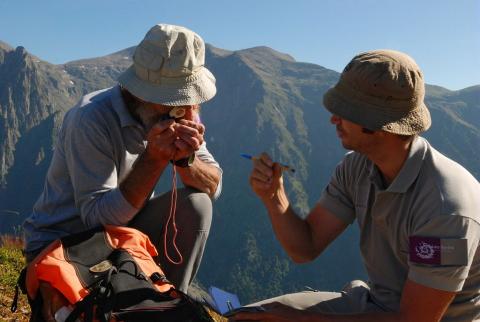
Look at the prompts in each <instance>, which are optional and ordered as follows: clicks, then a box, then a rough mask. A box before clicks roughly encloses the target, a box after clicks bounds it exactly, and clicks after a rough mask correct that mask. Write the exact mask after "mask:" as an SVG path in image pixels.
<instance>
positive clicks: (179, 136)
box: [174, 119, 205, 160]
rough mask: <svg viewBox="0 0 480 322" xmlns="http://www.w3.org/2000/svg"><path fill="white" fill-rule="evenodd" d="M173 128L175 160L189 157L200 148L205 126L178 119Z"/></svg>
mask: <svg viewBox="0 0 480 322" xmlns="http://www.w3.org/2000/svg"><path fill="white" fill-rule="evenodd" d="M174 129H175V134H176V138H175V143H174V144H175V147H176V148H177V150H176V153H175V160H178V159H183V158H186V157H189V156H190V155H192V154H193V153H195V151H197V150H198V149H199V148H200V145H202V143H203V141H204V139H203V135H204V134H205V126H204V125H203V124H201V123H197V122H195V121H190V120H187V119H182V120H179V121H178V122H177V123H175V124H174Z"/></svg>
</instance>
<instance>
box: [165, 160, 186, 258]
mask: <svg viewBox="0 0 480 322" xmlns="http://www.w3.org/2000/svg"><path fill="white" fill-rule="evenodd" d="M172 168H173V169H172V173H173V174H172V195H171V198H170V213H169V215H168V220H167V223H166V225H165V229H164V233H163V247H164V251H165V257H167V259H168V261H169V262H170V263H172V264H175V265H180V264H182V263H183V256H182V254H181V253H180V250H179V249H178V246H177V242H176V240H177V233H178V229H177V224H176V223H175V217H176V210H177V169H176V166H175V164H173V165H172ZM170 221H172V228H173V238H172V244H173V248H174V249H175V253H176V255H178V261H175V260H174V259H172V258H171V257H170V256H169V255H168V247H167V234H168V227H169V224H170Z"/></svg>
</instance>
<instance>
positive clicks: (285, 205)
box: [263, 189, 316, 263]
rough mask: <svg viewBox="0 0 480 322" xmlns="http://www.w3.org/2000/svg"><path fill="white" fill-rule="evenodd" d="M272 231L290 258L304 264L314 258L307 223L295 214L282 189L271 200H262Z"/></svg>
mask: <svg viewBox="0 0 480 322" xmlns="http://www.w3.org/2000/svg"><path fill="white" fill-rule="evenodd" d="M263 203H264V205H265V207H266V208H267V211H268V214H269V216H270V220H271V222H272V226H273V230H274V232H275V235H276V237H277V239H278V240H279V241H280V243H281V244H282V246H283V248H284V249H285V251H286V252H287V253H288V255H289V256H290V258H291V259H292V260H293V261H295V262H297V263H304V262H308V261H311V260H312V259H313V258H315V256H316V254H315V252H314V248H313V240H312V235H311V230H310V227H309V225H308V223H307V222H306V221H304V220H302V219H301V218H300V217H298V216H297V214H295V212H294V211H293V209H292V207H290V203H289V201H288V197H287V195H286V194H285V191H284V190H283V189H282V190H281V191H280V192H279V193H277V194H276V195H275V196H274V197H273V198H272V199H268V200H263Z"/></svg>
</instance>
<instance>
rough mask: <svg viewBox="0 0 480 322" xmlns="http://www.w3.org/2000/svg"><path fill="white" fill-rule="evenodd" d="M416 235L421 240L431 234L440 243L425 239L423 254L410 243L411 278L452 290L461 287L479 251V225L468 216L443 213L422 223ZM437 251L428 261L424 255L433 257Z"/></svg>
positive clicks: (458, 289)
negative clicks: (429, 261) (430, 260)
mask: <svg viewBox="0 0 480 322" xmlns="http://www.w3.org/2000/svg"><path fill="white" fill-rule="evenodd" d="M411 236H412V235H411ZM413 236H415V238H417V239H418V240H420V241H421V242H422V239H426V238H430V239H429V240H430V241H434V242H435V241H437V243H436V245H434V243H431V242H430V243H428V242H427V243H425V242H423V246H424V249H423V250H424V254H423V256H422V254H421V253H420V254H419V252H421V251H422V250H419V249H418V247H417V248H415V247H412V245H410V250H409V252H410V254H409V258H410V260H409V262H408V264H409V272H408V278H409V279H410V280H412V281H414V282H416V283H418V284H421V285H425V286H428V287H431V288H435V289H440V290H444V291H449V292H457V291H460V290H461V289H462V288H463V284H464V282H465V280H466V278H467V277H468V273H469V271H470V268H471V265H472V261H473V258H474V256H475V254H476V252H477V248H478V244H479V238H480V225H479V224H478V223H477V222H476V221H475V220H473V219H471V218H468V217H464V216H460V215H456V214H451V215H443V216H437V217H435V218H432V219H430V220H428V221H427V222H426V223H424V224H422V225H420V226H419V227H418V228H416V229H415V231H414V232H413ZM410 243H412V239H410ZM413 246H415V245H413ZM435 252H437V254H436V255H435V256H436V259H437V261H436V262H435V263H428V262H427V261H426V260H425V258H428V257H432V254H435ZM412 254H413V255H412ZM419 255H420V256H421V257H419ZM412 256H413V258H412Z"/></svg>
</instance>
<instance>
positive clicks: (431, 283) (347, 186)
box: [233, 50, 480, 322]
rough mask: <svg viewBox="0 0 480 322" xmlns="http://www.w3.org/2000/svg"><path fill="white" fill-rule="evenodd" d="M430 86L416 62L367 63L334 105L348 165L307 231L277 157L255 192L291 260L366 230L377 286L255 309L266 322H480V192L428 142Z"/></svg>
mask: <svg viewBox="0 0 480 322" xmlns="http://www.w3.org/2000/svg"><path fill="white" fill-rule="evenodd" d="M424 94H425V88H424V81H423V76H422V73H421V71H420V69H419V68H418V66H417V65H416V63H415V62H414V60H413V59H412V58H411V57H409V56H407V55H406V54H403V53H400V52H397V51H392V50H376V51H370V52H366V53H362V54H359V55H357V56H356V57H354V58H353V60H352V61H351V62H350V63H349V64H348V65H347V66H346V67H345V69H344V71H343V72H342V75H341V78H340V80H339V82H338V83H337V85H336V86H335V87H333V88H332V89H330V90H329V91H328V92H327V93H326V95H325V97H324V105H325V107H326V108H327V109H328V110H329V111H330V112H331V113H332V117H331V123H332V124H333V125H335V126H336V129H337V135H338V137H339V139H340V140H341V142H342V145H343V146H344V147H345V148H346V149H348V150H352V152H350V153H348V154H347V155H346V156H345V158H344V159H343V161H342V162H341V163H340V164H339V165H338V166H337V168H336V170H335V172H334V174H333V176H332V179H331V181H330V183H329V184H328V186H327V187H326V188H325V190H324V191H323V193H322V195H321V197H320V200H319V201H318V203H317V205H316V206H315V207H314V208H313V209H312V210H311V212H310V213H309V215H308V216H307V217H306V219H305V220H302V219H300V218H299V217H298V216H297V215H296V214H295V212H294V211H293V210H292V208H291V207H290V204H289V201H288V197H287V195H286V193H285V190H284V186H283V180H282V175H281V171H282V170H281V167H280V166H279V164H278V163H276V162H273V161H272V160H271V159H270V157H269V156H268V155H266V154H262V155H261V157H260V158H259V159H258V160H256V161H254V169H253V171H252V174H251V176H250V183H251V185H252V188H253V190H254V191H255V193H256V194H257V195H258V196H259V197H260V199H261V200H262V201H263V203H264V204H265V207H266V208H267V210H268V213H269V216H270V219H271V222H272V225H273V228H274V231H275V234H276V236H277V238H278V239H279V241H280V243H281V244H282V246H283V248H284V249H285V250H286V251H287V253H288V254H289V255H290V257H291V258H292V259H293V260H294V261H295V262H298V263H302V262H308V261H311V260H313V259H315V258H316V257H317V256H319V255H320V254H321V253H322V251H323V250H324V249H325V248H326V247H327V246H328V245H329V244H330V243H331V242H332V241H333V240H334V239H335V238H336V237H337V236H338V235H339V234H340V233H341V232H343V231H344V229H345V228H346V227H347V225H349V224H351V223H353V222H354V221H356V222H357V223H358V225H359V227H360V249H361V254H362V257H363V261H364V264H365V267H366V270H367V272H368V276H369V281H368V282H367V283H365V282H362V281H353V282H351V283H349V284H348V285H346V286H345V288H344V289H343V290H342V291H341V292H339V293H335V292H302V293H296V294H288V295H284V296H280V297H277V298H274V299H269V300H265V301H262V302H260V303H256V305H262V307H263V308H264V309H265V310H266V312H256V313H247V312H244V313H239V314H237V315H235V316H234V317H233V319H235V320H255V321H369V322H372V321H421V322H429V321H440V320H441V321H456V322H459V321H465V322H467V321H480V248H479V247H478V244H479V238H480V187H479V183H478V181H477V180H476V179H475V178H474V177H473V176H472V175H471V174H470V173H468V171H466V170H465V169H464V168H463V167H462V166H460V165H459V164H457V163H455V162H454V161H452V160H450V159H448V158H447V157H445V156H444V155H442V154H441V153H439V152H438V151H436V150H435V149H434V148H433V147H432V146H430V144H429V143H428V142H427V141H426V140H425V139H424V138H421V137H419V136H418V134H419V133H421V132H423V131H425V130H427V129H428V128H429V126H430V123H431V121H430V114H429V112H428V109H427V107H426V106H425V104H424Z"/></svg>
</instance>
